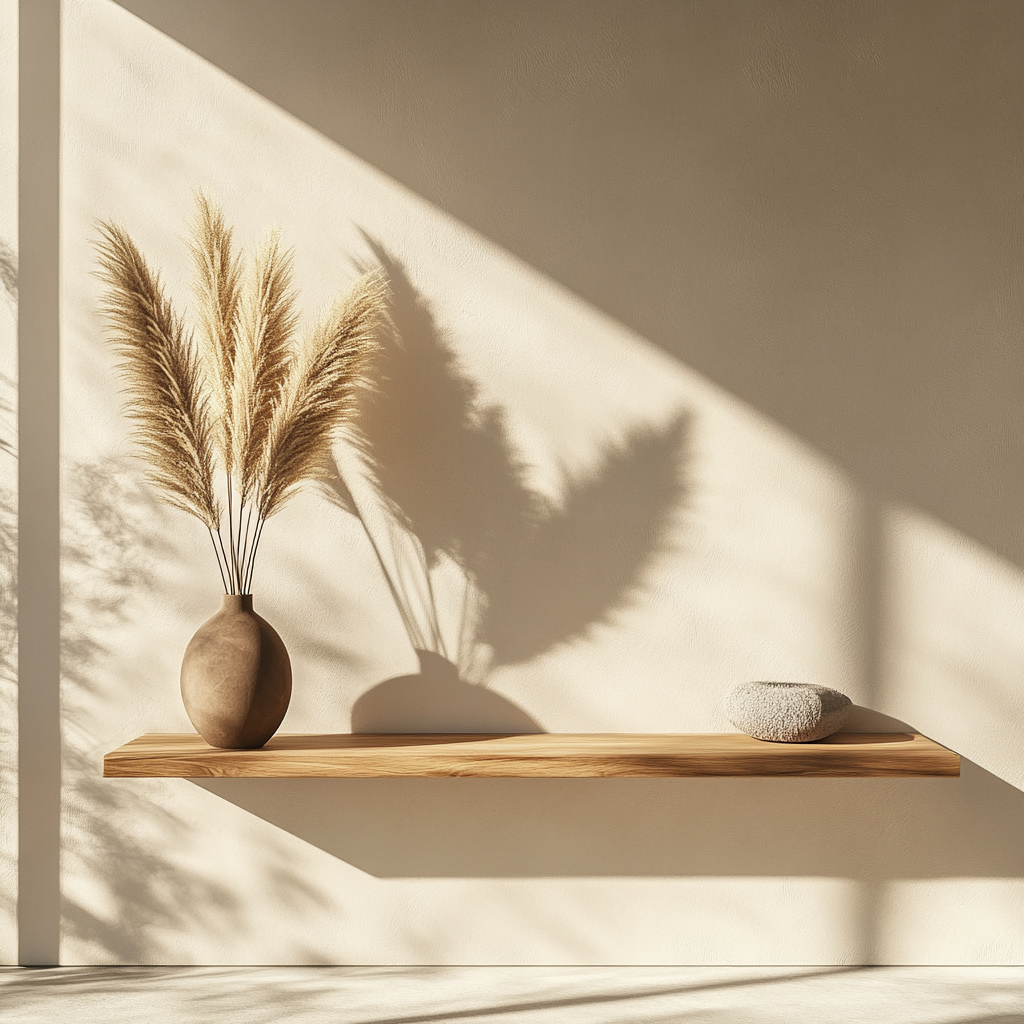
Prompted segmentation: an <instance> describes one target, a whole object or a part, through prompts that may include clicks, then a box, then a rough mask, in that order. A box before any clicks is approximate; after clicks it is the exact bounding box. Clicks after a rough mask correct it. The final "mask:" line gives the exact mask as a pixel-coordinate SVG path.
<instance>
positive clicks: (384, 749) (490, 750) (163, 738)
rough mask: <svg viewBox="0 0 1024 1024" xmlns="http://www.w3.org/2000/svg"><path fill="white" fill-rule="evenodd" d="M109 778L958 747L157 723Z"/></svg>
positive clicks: (695, 773) (771, 772)
mask: <svg viewBox="0 0 1024 1024" xmlns="http://www.w3.org/2000/svg"><path fill="white" fill-rule="evenodd" d="M103 774H104V776H105V777H107V778H398V777H435V778H456V777H478V778H614V777H624V778H699V777H725V776H734V777H735V776H747V777H805V778H935V777H939V778H952V777H956V776H958V775H959V774H960V757H959V755H957V754H956V753H954V752H953V751H950V750H947V749H946V748H945V747H943V746H941V745H940V744H938V743H935V742H934V741H933V740H930V739H928V738H926V737H924V736H921V735H919V734H916V733H891V734H889V733H883V734H838V735H836V736H833V737H829V738H828V739H827V740H823V741H819V742H817V743H764V742H762V741H760V740H754V739H751V738H750V737H749V736H744V735H743V734H740V733H715V734H703V735H682V734H680V735H653V734H651V735H648V734H601V735H598V734H576V735H559V734H551V733H540V734H534V735H515V736H510V735H460V734H442V735H376V736H371V735H362V734H340V735H334V736H317V735H279V736H275V737H274V738H273V739H272V740H271V741H270V742H269V743H268V744H267V745H266V746H265V747H262V748H260V749H259V750H221V749H218V748H214V747H210V746H209V745H207V744H206V743H205V742H204V741H203V740H201V739H200V738H199V737H198V736H195V735H191V734H180V733H162V734H161V733H150V734H147V735H145V736H139V737H138V738H137V739H134V740H132V741H131V742H130V743H126V744H125V745H124V746H122V747H119V748H118V749H117V750H114V751H111V752H110V753H109V754H107V755H106V756H105V757H104V759H103Z"/></svg>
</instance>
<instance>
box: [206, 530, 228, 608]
mask: <svg viewBox="0 0 1024 1024" xmlns="http://www.w3.org/2000/svg"><path fill="white" fill-rule="evenodd" d="M206 530H207V532H208V533H209V535H210V543H211V544H212V545H213V557H214V558H216V559H217V572H219V573H220V581H221V583H222V584H223V585H224V593H225V594H226V593H227V592H228V581H227V577H226V576H225V575H224V567H223V566H222V565H221V564H220V554H219V553H218V551H217V542H216V541H215V540H214V539H213V529H212V527H209V526H207V528H206Z"/></svg>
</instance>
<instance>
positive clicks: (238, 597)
mask: <svg viewBox="0 0 1024 1024" xmlns="http://www.w3.org/2000/svg"><path fill="white" fill-rule="evenodd" d="M220 610H221V611H222V612H251V611H252V594H223V595H222V596H221V599H220Z"/></svg>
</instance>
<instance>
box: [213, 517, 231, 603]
mask: <svg viewBox="0 0 1024 1024" xmlns="http://www.w3.org/2000/svg"><path fill="white" fill-rule="evenodd" d="M217 540H219V541H220V553H221V554H222V555H223V556H224V568H225V570H226V571H227V574H228V578H229V579H230V578H231V563H230V561H229V560H228V556H227V552H226V551H225V550H224V535H223V534H222V533H221V532H220V527H219V526H218V527H217ZM234 592H235V585H234V581H233V580H232V582H231V586H230V587H227V586H225V587H224V593H225V594H233V593H234Z"/></svg>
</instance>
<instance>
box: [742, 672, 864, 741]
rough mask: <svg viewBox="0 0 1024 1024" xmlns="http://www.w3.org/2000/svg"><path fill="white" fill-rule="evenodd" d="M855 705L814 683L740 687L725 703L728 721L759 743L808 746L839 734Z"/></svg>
mask: <svg viewBox="0 0 1024 1024" xmlns="http://www.w3.org/2000/svg"><path fill="white" fill-rule="evenodd" d="M852 707H853V702H852V701H851V700H850V698H849V697H847V696H846V694H845V693H840V692H839V691H838V690H832V689H830V688H829V687H827V686H817V685H815V684H814V683H768V682H757V683H740V685H739V686H737V687H736V688H735V689H734V690H733V691H732V692H731V693H730V694H729V696H728V697H726V699H725V714H726V717H727V718H728V719H729V721H730V722H732V724H733V725H735V726H736V728H737V729H739V730H741V731H742V732H745V733H746V734H747V735H748V736H753V737H754V738H755V739H758V740H773V741H774V742H776V743H807V742H808V741H810V740H820V739H824V737H826V736H831V735H832V733H834V732H838V731H839V730H840V729H841V728H842V727H843V725H845V723H846V719H847V718H848V717H849V714H850V709H851V708H852Z"/></svg>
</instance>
